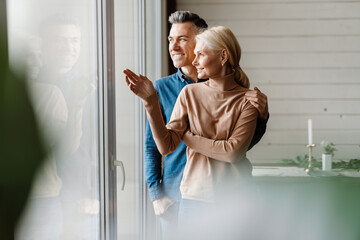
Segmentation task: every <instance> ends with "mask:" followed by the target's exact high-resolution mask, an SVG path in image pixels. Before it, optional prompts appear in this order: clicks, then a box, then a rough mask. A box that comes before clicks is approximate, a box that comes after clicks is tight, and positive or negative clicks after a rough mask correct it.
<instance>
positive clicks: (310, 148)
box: [305, 144, 316, 173]
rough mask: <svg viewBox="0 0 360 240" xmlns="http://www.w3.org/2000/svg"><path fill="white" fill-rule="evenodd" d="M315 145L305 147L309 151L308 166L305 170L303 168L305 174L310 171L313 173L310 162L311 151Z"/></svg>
mask: <svg viewBox="0 0 360 240" xmlns="http://www.w3.org/2000/svg"><path fill="white" fill-rule="evenodd" d="M315 146H316V145H315V144H308V145H306V147H307V148H308V149H309V165H308V167H307V168H305V172H307V173H309V172H311V171H314V168H313V166H312V164H311V162H312V161H311V160H312V149H313V148H314V147H315Z"/></svg>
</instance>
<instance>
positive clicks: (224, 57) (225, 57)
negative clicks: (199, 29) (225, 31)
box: [220, 49, 229, 66]
mask: <svg viewBox="0 0 360 240" xmlns="http://www.w3.org/2000/svg"><path fill="white" fill-rule="evenodd" d="M228 59H229V53H228V51H226V49H223V50H221V53H220V61H221V66H224V65H225V63H226V62H227V61H228Z"/></svg>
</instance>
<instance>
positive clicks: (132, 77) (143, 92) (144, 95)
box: [123, 69, 156, 100]
mask: <svg viewBox="0 0 360 240" xmlns="http://www.w3.org/2000/svg"><path fill="white" fill-rule="evenodd" d="M123 73H124V74H125V82H126V84H127V85H128V87H129V88H130V90H131V91H132V92H133V93H135V95H137V96H138V97H140V98H141V99H143V100H146V99H148V98H149V97H151V96H153V95H154V94H156V91H155V88H154V85H153V83H152V82H151V81H150V80H149V79H148V78H147V77H146V76H142V75H141V74H139V75H136V74H135V73H134V72H133V71H131V70H130V69H125V70H124V71H123Z"/></svg>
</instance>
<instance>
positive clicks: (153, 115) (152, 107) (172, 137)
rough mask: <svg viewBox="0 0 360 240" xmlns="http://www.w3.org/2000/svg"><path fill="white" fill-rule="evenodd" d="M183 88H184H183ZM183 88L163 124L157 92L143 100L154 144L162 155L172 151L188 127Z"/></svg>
mask: <svg viewBox="0 0 360 240" xmlns="http://www.w3.org/2000/svg"><path fill="white" fill-rule="evenodd" d="M184 89H185V88H184ZM184 89H183V90H181V92H180V94H179V97H178V98H177V100H176V103H175V106H174V109H173V112H172V115H171V118H170V121H169V123H168V124H167V125H165V122H164V119H163V118H162V115H161V109H160V103H159V97H158V95H157V94H155V95H153V96H151V97H150V98H148V99H146V100H144V106H145V109H146V112H147V116H148V120H149V124H150V126H151V129H152V133H153V137H154V140H155V142H156V146H157V148H158V150H159V152H160V153H161V154H162V155H166V154H169V153H172V152H173V151H175V150H176V148H177V147H178V146H179V144H180V142H181V138H182V136H183V134H184V132H185V131H186V130H187V128H188V115H187V108H186V100H185V97H184Z"/></svg>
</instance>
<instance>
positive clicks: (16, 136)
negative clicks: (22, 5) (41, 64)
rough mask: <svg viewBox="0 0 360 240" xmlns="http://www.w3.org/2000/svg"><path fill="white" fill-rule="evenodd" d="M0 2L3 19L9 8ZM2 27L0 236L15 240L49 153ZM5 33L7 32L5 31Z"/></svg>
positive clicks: (0, 58) (4, 238)
mask: <svg viewBox="0 0 360 240" xmlns="http://www.w3.org/2000/svg"><path fill="white" fill-rule="evenodd" d="M3 5H4V4H3V3H1V7H0V9H1V15H2V17H1V20H3V16H5V19H6V14H3V11H5V10H6V8H5V7H3ZM1 22H2V26H1V29H0V32H1V34H0V133H1V135H0V136H1V138H0V154H1V160H0V213H1V215H0V239H1V240H6V239H14V229H15V226H16V224H17V221H18V220H19V218H20V216H21V213H22V211H23V209H24V207H25V204H26V201H27V198H28V195H29V192H30V189H31V185H32V180H33V178H34V176H35V174H36V170H37V168H38V167H39V165H40V164H41V162H42V160H43V159H44V158H45V155H46V152H45V148H44V147H43V142H42V140H41V134H40V132H39V129H38V125H37V122H36V119H35V115H34V111H33V108H32V106H31V102H30V99H29V95H28V91H27V88H26V82H25V77H24V78H21V77H19V75H16V74H14V73H13V72H12V71H11V70H10V69H9V62H8V49H7V34H6V21H5V24H4V21H1ZM4 33H5V34H4Z"/></svg>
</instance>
